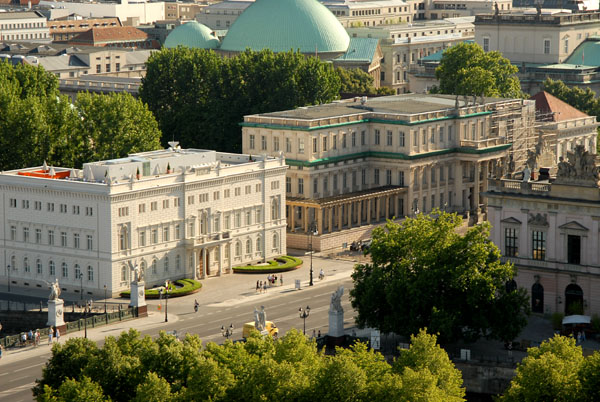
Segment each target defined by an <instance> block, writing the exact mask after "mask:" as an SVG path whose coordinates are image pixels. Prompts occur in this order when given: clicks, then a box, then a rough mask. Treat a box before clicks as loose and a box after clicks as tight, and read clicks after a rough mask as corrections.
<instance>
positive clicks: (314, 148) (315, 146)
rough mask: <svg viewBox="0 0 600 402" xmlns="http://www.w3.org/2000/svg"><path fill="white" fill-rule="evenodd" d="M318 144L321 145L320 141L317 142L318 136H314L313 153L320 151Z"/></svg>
mask: <svg viewBox="0 0 600 402" xmlns="http://www.w3.org/2000/svg"><path fill="white" fill-rule="evenodd" d="M318 146H319V145H318V143H317V139H316V138H313V139H312V149H313V150H312V151H313V154H316V153H317V151H318Z"/></svg>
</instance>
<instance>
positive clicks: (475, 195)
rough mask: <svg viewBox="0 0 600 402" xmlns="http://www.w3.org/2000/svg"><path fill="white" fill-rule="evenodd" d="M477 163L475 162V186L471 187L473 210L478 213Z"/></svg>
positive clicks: (478, 168) (478, 167)
mask: <svg viewBox="0 0 600 402" xmlns="http://www.w3.org/2000/svg"><path fill="white" fill-rule="evenodd" d="M479 170H480V166H479V162H475V184H474V187H473V208H474V210H475V211H476V212H477V211H479Z"/></svg>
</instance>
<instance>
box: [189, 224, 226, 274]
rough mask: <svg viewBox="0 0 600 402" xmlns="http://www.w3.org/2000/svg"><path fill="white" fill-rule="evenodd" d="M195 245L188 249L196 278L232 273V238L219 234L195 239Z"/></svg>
mask: <svg viewBox="0 0 600 402" xmlns="http://www.w3.org/2000/svg"><path fill="white" fill-rule="evenodd" d="M195 243H196V244H195V245H194V246H193V247H192V249H191V250H189V251H188V255H189V259H190V266H192V267H194V269H193V275H194V279H205V278H207V277H209V276H221V275H222V274H223V273H231V272H232V271H231V266H232V259H231V238H230V237H229V236H227V237H225V236H223V238H221V236H219V235H215V236H212V237H211V236H204V237H200V238H197V239H195Z"/></svg>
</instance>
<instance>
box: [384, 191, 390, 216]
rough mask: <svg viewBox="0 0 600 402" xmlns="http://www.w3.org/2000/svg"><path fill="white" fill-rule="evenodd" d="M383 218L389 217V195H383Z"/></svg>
mask: <svg viewBox="0 0 600 402" xmlns="http://www.w3.org/2000/svg"><path fill="white" fill-rule="evenodd" d="M385 219H386V220H387V219H390V196H389V195H387V196H386V197H385Z"/></svg>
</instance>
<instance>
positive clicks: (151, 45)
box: [68, 26, 160, 49]
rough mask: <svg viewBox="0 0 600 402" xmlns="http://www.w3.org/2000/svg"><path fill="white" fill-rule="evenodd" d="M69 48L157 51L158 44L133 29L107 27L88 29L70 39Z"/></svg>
mask: <svg viewBox="0 0 600 402" xmlns="http://www.w3.org/2000/svg"><path fill="white" fill-rule="evenodd" d="M68 44H69V45H71V46H94V47H127V48H138V49H158V48H160V43H159V42H158V41H157V40H155V39H152V38H150V37H149V35H148V34H147V33H146V32H144V31H141V30H139V29H137V28H134V27H120V26H119V27H117V26H113V27H107V28H99V27H94V28H90V29H88V30H87V31H85V32H83V33H80V34H79V35H77V36H75V37H73V38H71V39H70V40H69V41H68Z"/></svg>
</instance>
